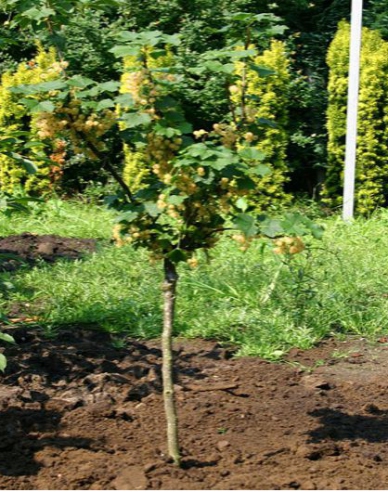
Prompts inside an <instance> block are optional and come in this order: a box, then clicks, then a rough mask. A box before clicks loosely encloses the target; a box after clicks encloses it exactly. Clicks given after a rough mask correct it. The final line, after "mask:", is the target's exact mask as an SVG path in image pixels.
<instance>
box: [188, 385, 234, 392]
mask: <svg viewBox="0 0 388 492" xmlns="http://www.w3.org/2000/svg"><path fill="white" fill-rule="evenodd" d="M238 387H239V385H238V384H214V385H212V386H201V385H199V384H186V385H185V386H184V389H187V390H191V391H228V390H233V389H237V388H238Z"/></svg>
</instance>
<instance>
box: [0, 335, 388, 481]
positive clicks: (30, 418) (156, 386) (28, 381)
mask: <svg viewBox="0 0 388 492" xmlns="http://www.w3.org/2000/svg"><path fill="white" fill-rule="evenodd" d="M12 333H13V334H14V336H15V337H16V339H17V342H18V345H17V346H15V347H11V348H8V349H7V356H8V359H9V367H8V368H7V370H6V374H5V375H4V376H2V377H1V378H0V404H1V407H2V411H1V413H0V487H1V488H2V489H118V490H122V489H135V490H142V489H183V490H184V489H386V488H387V486H388V466H387V462H388V449H387V445H386V441H387V439H388V397H387V387H388V380H387V376H386V375H387V369H388V347H387V346H386V345H385V343H380V344H377V345H374V346H372V345H369V344H368V343H367V342H366V341H365V340H359V339H354V340H348V341H346V342H340V341H334V340H327V341H324V342H323V343H322V344H321V345H320V346H318V347H317V348H315V349H312V350H309V351H306V352H301V351H297V350H294V351H292V353H291V354H290V355H289V360H288V362H286V363H282V364H271V363H268V362H265V361H262V360H260V359H258V358H242V359H234V358H232V357H231V355H232V354H231V350H230V349H226V348H223V347H221V346H220V345H219V344H217V343H214V342H210V341H199V340H194V341H187V340H186V341H184V340H177V341H176V342H175V347H174V348H175V357H176V367H177V373H176V382H177V386H176V390H177V398H178V409H179V418H180V430H181V441H182V448H183V456H184V458H183V466H182V468H181V469H177V468H176V467H174V465H172V464H170V463H169V462H168V460H167V458H166V449H165V430H164V413H163V403H162V396H161V381H160V364H161V354H160V350H159V346H158V343H157V342H156V341H153V342H147V343H140V342H138V341H135V340H128V341H127V346H126V347H125V348H120V349H117V348H114V347H113V346H112V343H111V341H110V339H109V336H108V335H104V334H101V333H97V332H91V331H84V330H78V331H76V330H74V331H64V332H61V333H60V334H59V335H58V337H57V338H55V339H47V338H46V339H45V338H44V337H43V336H42V335H39V333H37V332H36V330H34V329H32V328H30V329H27V328H16V329H14V330H12ZM382 342H385V340H384V339H382Z"/></svg>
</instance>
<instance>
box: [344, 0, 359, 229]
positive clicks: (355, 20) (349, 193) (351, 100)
mask: <svg viewBox="0 0 388 492" xmlns="http://www.w3.org/2000/svg"><path fill="white" fill-rule="evenodd" d="M361 32H362V0H352V15H351V32H350V60H349V87H348V110H347V122H346V155H345V173H344V196H343V211H342V217H343V219H344V220H351V219H352V218H353V212H354V185H355V178H356V149H357V115H358V95H359V87H360V52H361Z"/></svg>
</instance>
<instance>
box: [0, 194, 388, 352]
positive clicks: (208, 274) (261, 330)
mask: <svg viewBox="0 0 388 492" xmlns="http://www.w3.org/2000/svg"><path fill="white" fill-rule="evenodd" d="M113 218H114V214H113V213H111V212H109V211H107V210H106V209H104V208H102V207H98V206H95V205H85V204H82V203H79V202H72V201H68V202H63V201H61V200H51V201H49V202H48V203H46V204H44V205H41V204H38V205H35V206H34V209H33V211H32V213H31V214H29V215H17V216H13V217H12V218H11V219H10V218H6V217H2V216H0V236H7V235H10V234H19V233H22V232H33V233H36V234H58V235H62V236H69V237H92V238H96V239H99V240H101V241H100V246H99V250H98V252H97V253H94V254H92V255H89V256H87V257H86V258H85V259H83V260H77V261H74V262H70V261H59V262H57V263H56V264H54V265H51V264H44V263H43V262H42V263H41V264H39V265H37V266H36V267H34V268H32V269H31V268H21V269H20V270H19V271H18V272H17V273H2V274H1V275H0V281H1V280H2V281H7V282H11V283H12V284H13V286H14V288H13V289H3V290H0V310H5V311H7V308H8V306H10V305H13V304H15V303H24V304H25V305H27V306H28V310H30V311H32V312H36V313H38V315H39V319H40V325H41V326H42V327H43V328H44V330H45V331H46V332H47V333H48V334H50V333H53V332H55V330H56V329H57V328H59V327H60V326H64V325H66V326H68V325H73V326H74V327H75V328H74V329H76V327H77V326H82V325H85V324H86V325H90V324H92V325H95V326H99V327H101V329H104V330H108V331H110V332H112V333H117V339H118V343H120V335H121V334H123V335H131V336H135V337H139V338H150V337H157V336H159V333H160V331H161V324H162V318H161V296H160V291H159V286H160V282H161V277H162V272H161V266H160V265H158V264H156V265H151V264H150V263H149V261H148V259H147V254H146V252H143V251H134V250H133V249H132V248H131V247H123V248H117V247H115V246H114V245H112V244H111V243H110V242H109V239H110V237H111V229H112V221H113ZM321 222H323V223H324V224H325V227H326V231H325V234H324V238H323V240H322V241H317V240H313V239H309V240H308V242H309V248H308V250H306V251H305V252H303V253H302V254H299V255H296V256H295V257H294V258H293V260H292V261H291V262H288V263H283V262H282V259H281V258H280V256H279V255H275V254H273V253H272V243H271V242H270V241H268V240H262V241H257V242H256V243H255V244H254V245H253V246H252V247H251V249H249V250H248V251H247V252H246V253H242V252H240V251H239V250H238V248H237V246H236V243H235V242H234V241H232V240H230V239H228V238H225V239H224V240H223V241H222V242H221V243H220V244H219V245H218V246H217V248H216V249H215V250H214V251H212V257H213V259H212V261H211V262H210V263H207V262H206V259H205V257H203V261H202V262H200V266H199V267H198V268H197V269H195V270H191V269H190V268H189V267H188V266H187V265H182V266H181V267H180V269H179V270H180V283H179V288H178V301H177V318H176V334H177V335H178V334H179V335H181V336H186V337H203V338H213V339H217V340H220V341H225V342H231V343H233V344H236V345H238V346H239V354H240V355H260V356H262V357H266V358H268V359H277V358H281V356H282V355H283V354H284V352H285V351H287V350H288V349H290V348H291V347H300V348H308V347H310V346H311V345H313V344H314V343H316V342H317V341H318V340H320V339H322V338H323V337H325V336H329V335H336V336H343V335H344V334H348V333H349V334H357V335H359V336H365V337H370V338H371V339H373V338H375V337H376V336H378V335H381V334H382V333H386V332H387V329H388V283H387V278H388V262H387V260H386V259H387V257H388V235H387V234H386V230H387V227H388V212H387V211H384V210H383V211H380V212H379V213H377V214H376V215H375V216H374V217H373V218H371V219H369V220H365V219H359V220H357V221H356V222H355V223H354V224H352V225H348V224H344V223H343V222H342V221H341V219H340V218H336V217H331V218H329V219H324V220H321ZM26 309H27V308H26Z"/></svg>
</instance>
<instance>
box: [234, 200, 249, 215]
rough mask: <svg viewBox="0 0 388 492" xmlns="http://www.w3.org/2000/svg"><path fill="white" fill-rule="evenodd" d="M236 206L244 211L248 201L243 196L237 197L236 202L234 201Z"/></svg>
mask: <svg viewBox="0 0 388 492" xmlns="http://www.w3.org/2000/svg"><path fill="white" fill-rule="evenodd" d="M235 205H236V207H237V208H239V209H240V210H242V211H243V212H245V211H246V209H247V208H248V206H249V205H248V202H247V201H246V200H245V198H242V197H241V198H239V199H238V200H237V201H236V203H235Z"/></svg>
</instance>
